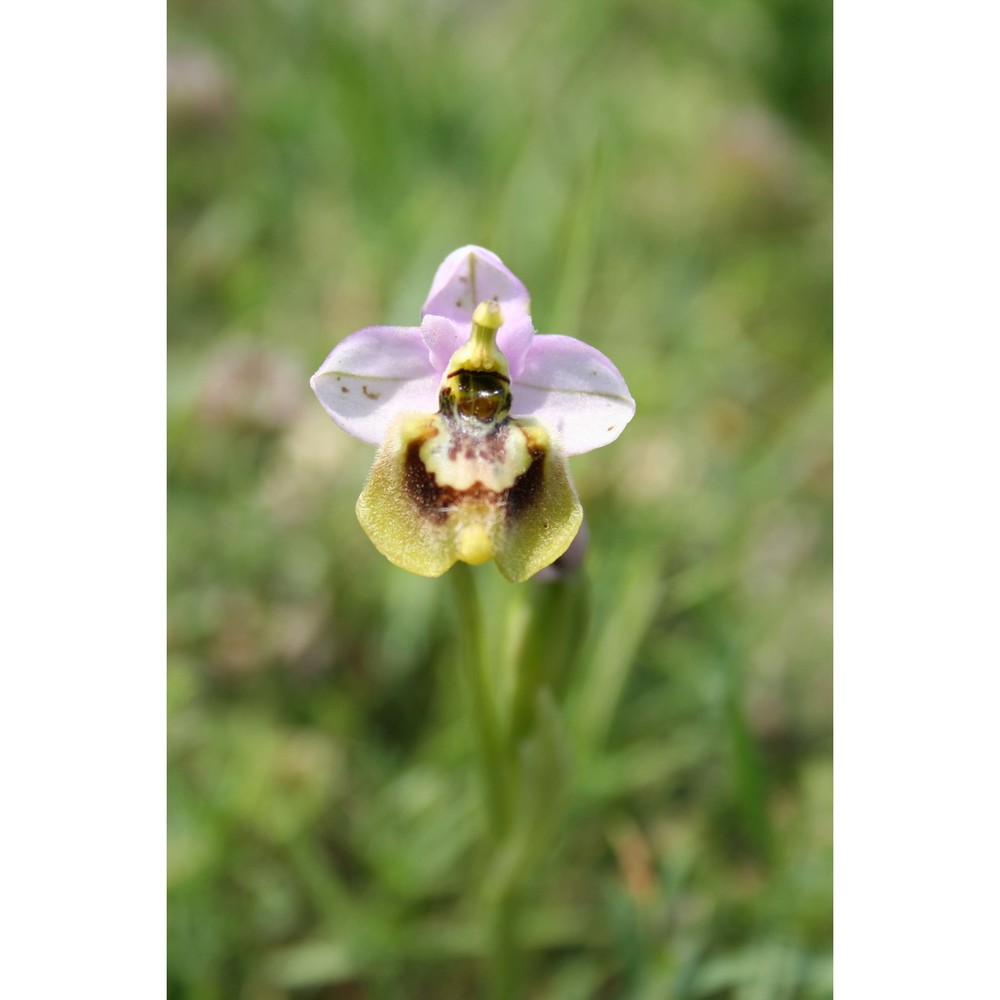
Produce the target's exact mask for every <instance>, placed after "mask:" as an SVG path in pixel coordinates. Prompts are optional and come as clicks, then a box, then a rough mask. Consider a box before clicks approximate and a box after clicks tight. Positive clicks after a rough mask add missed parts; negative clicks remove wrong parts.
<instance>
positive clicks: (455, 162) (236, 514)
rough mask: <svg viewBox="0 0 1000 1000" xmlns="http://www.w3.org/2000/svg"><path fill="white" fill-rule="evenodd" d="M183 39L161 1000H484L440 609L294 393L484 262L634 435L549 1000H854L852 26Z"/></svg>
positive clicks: (614, 453) (616, 468) (231, 6)
mask: <svg viewBox="0 0 1000 1000" xmlns="http://www.w3.org/2000/svg"><path fill="white" fill-rule="evenodd" d="M169 40H170V56H169V69H170V77H169V91H168V93H169V108H168V112H169V138H170V158H169V165H168V183H169V191H168V202H169V217H168V235H169V247H168V264H169V271H170V273H169V278H170V280H169V293H168V294H169V300H168V301H169V329H170V352H169V361H168V374H169V385H168V401H169V434H170V442H169V469H168V475H169V490H170V498H169V501H170V527H169V543H168V544H169V588H170V595H171V597H170V608H169V639H170V654H169V674H168V701H169V736H170V750H169V762H170V772H169V778H168V782H169V783H168V787H169V796H170V799H169V815H170V829H169V918H168V926H169V935H170V941H169V994H170V996H171V997H177V998H181V997H184V998H188V997H190V998H195V1000H211V998H216V997H247V998H252V1000H271V998H284V997H288V998H306V997H317V998H319V997H323V998H327V997H337V998H351V1000H353V998H390V997H428V998H430V997H434V998H449V997H456V998H458V997H469V996H476V995H479V994H478V993H477V990H478V988H479V987H478V984H479V982H480V979H479V974H480V958H481V956H482V954H483V950H484V947H485V944H484V929H483V926H482V917H481V913H480V911H479V908H478V907H477V901H476V895H475V891H474V886H472V885H470V882H471V881H472V874H473V873H474V872H476V871H477V870H478V868H477V864H478V860H479V852H480V846H479V845H480V834H481V831H482V824H483V815H482V810H481V803H480V798H479V792H478V789H477V787H476V786H475V784H474V779H475V768H474V766H473V763H472V761H471V759H470V752H471V751H470V741H469V733H468V725H467V723H468V720H467V719H466V717H465V714H464V707H463V705H462V704H461V701H460V699H459V698H458V697H457V694H456V687H457V684H456V681H455V678H454V676H453V674H454V667H453V663H452V662H451V660H450V657H451V655H452V647H453V638H452V632H453V629H452V619H451V608H450V606H449V593H450V592H449V588H448V587H447V586H444V585H443V584H442V583H441V582H440V581H437V582H436V581H428V580H422V579H417V578H414V577H410V576H408V575H406V574H404V573H403V572H401V571H399V570H396V569H394V568H393V567H391V566H390V565H388V564H387V563H386V562H385V561H384V560H383V559H382V558H381V557H380V556H379V555H378V554H377V553H376V552H375V550H374V549H373V548H372V547H371V545H370V544H369V543H368V541H367V539H366V538H365V537H364V535H363V534H362V532H361V530H360V528H359V527H358V525H357V523H356V521H355V519H354V513H353V506H354V501H355V499H356V497H357V494H358V493H359V492H360V489H361V485H362V483H363V482H364V478H365V476H366V474H367V470H368V466H369V464H370V462H371V458H372V452H371V450H370V449H368V448H366V447H365V446H363V445H361V444H360V443H358V442H355V441H353V440H351V439H349V438H347V437H346V436H345V435H343V434H342V433H341V432H339V431H338V430H337V429H336V428H335V427H334V425H333V424H332V423H331V422H330V421H329V420H328V418H327V417H326V416H325V415H324V414H323V412H322V411H321V410H320V408H319V406H318V404H317V403H316V402H315V400H314V399H313V398H312V395H311V393H310V392H309V390H308V385H307V380H308V376H309V375H310V374H311V372H312V371H313V370H314V369H315V368H316V367H317V366H318V364H319V363H320V361H322V359H323V357H324V356H325V355H326V353H327V352H328V351H329V349H330V348H331V347H332V346H333V344H334V343H335V342H336V341H337V340H339V339H340V338H342V337H343V336H345V335H346V334H347V333H350V332H351V331H353V330H355V329H357V328H359V327H362V326H365V325H370V324H372V323H393V322H396V323H402V324H407V325H411V324H413V323H415V322H416V320H417V317H418V314H419V308H420V305H421V303H422V301H423V298H424V296H425V294H426V291H427V288H428V287H429V283H430V278H431V276H432V275H433V272H434V268H435V267H436V266H437V264H438V263H439V262H440V260H441V259H443V257H444V256H445V254H447V253H448V252H449V251H450V250H452V249H454V248H455V247H457V246H459V245H462V244H464V243H469V242H475V243H480V244H482V245H484V246H488V247H490V248H491V249H493V250H495V251H496V252H497V253H499V254H500V256H501V257H502V258H503V259H504V261H505V262H506V263H507V264H508V265H509V266H510V267H511V268H512V269H513V270H514V271H515V273H517V274H518V275H519V276H520V277H521V278H522V280H524V282H525V283H526V284H527V286H528V288H529V289H530V291H531V293H532V297H533V307H534V315H535V321H536V325H537V326H538V328H539V329H540V330H542V331H546V332H561V333H567V334H571V335H573V336H577V337H579V338H581V339H583V340H586V341H588V342H590V343H593V344H594V345H595V346H597V347H599V348H600V349H601V350H603V351H605V352H606V353H607V354H608V355H609V356H610V357H611V358H612V359H613V360H614V361H615V363H616V364H617V365H618V366H619V368H620V369H621V370H622V372H623V373H624V374H625V376H626V378H627V380H628V381H629V385H630V387H631V389H632V392H633V394H634V396H635V398H636V401H637V404H638V412H637V415H636V418H635V420H634V421H633V423H632V424H631V425H630V426H629V428H628V429H627V430H626V432H625V433H624V434H623V436H622V438H621V439H620V440H619V441H618V442H617V443H616V444H615V445H614V446H612V447H610V448H608V449H604V450H602V451H600V452H598V453H594V454H590V455H584V456H580V457H579V458H576V459H574V460H573V463H572V465H573V472H574V476H575V478H576V481H577V485H578V488H579V491H580V494H581V497H582V500H583V503H584V507H585V509H586V511H587V515H588V518H589V521H590V525H591V538H592V541H591V552H590V555H589V561H588V569H589V573H590V576H591V589H592V596H593V609H594V610H593V614H592V616H591V621H590V624H589V628H588V632H587V636H586V643H585V645H586V652H585V654H584V656H583V658H582V662H581V663H580V664H579V666H578V668H577V671H576V672H575V674H574V675H573V676H572V677H571V678H569V681H568V690H567V695H566V698H567V700H566V716H567V725H568V727H569V730H570V732H571V734H572V736H573V741H574V786H573V802H572V807H571V812H570V816H569V817H568V818H567V821H566V822H565V824H564V826H563V828H562V829H561V830H560V832H559V836H558V840H557V843H556V845H555V848H554V850H553V851H552V852H551V854H550V855H549V856H548V857H547V859H546V861H545V863H544V864H543V865H542V866H541V867H540V868H539V869H538V871H537V873H536V875H535V877H534V879H533V881H532V883H531V886H530V890H531V891H530V898H529V904H530V905H529V906H528V909H527V913H528V916H527V917H526V924H525V927H524V934H525V936H526V938H527V940H528V941H529V943H530V944H531V957H530V966H529V968H530V971H531V980H532V984H533V988H532V992H531V996H532V997H538V998H559V1000H562V998H567V1000H571V998H575V997H580V998H584V997H628V998H650V1000H652V998H659V997H677V998H689V997H690V998H732V1000H758V998H759V1000H765V998H767V1000H770V998H774V1000H779V998H799V997H803V998H821V997H827V996H830V995H831V993H832V986H831V960H830V951H831V938H832V917H831V893H832V888H831V869H832V849H831V836H832V831H831V789H832V766H831V713H832V706H831V676H830V653H831V627H830V617H831V553H830V549H831V519H830V487H831V464H832V443H831V430H830V425H831V393H830V377H831V357H830V356H831V327H832V315H831V311H832V307H831V280H832V276H831V220H830V202H831V182H830V170H831V165H830V148H831V134H830V131H831V97H830V95H831V69H830V49H831V17H830V11H829V8H828V7H826V6H825V5H814V4H810V3H807V2H805V0H724V2H719V3H712V4H704V3H700V2H697V0H676V2H669V3H661V2H654V0H643V2H614V3H594V2H586V3H580V4H575V5H571V4H566V5H558V6H557V5H552V6H551V7H547V8H541V9H540V8H539V7H538V6H537V5H532V4H529V3H527V2H524V0H520V2H511V3H498V4H483V3H467V4H457V3H445V2H436V3H424V4H403V3H399V2H388V0H377V2H371V3H360V2H358V3H327V4H323V3H317V2H312V0H267V2H265V0H254V2H249V3H240V4H237V3H235V2H234V0H216V2H214V3H212V4H202V3H196V2H194V0H174V2H173V3H171V5H170V11H169ZM481 575H482V576H483V577H484V578H485V580H484V582H486V583H488V587H489V597H490V599H491V600H492V601H493V602H495V606H496V607H497V609H498V611H497V614H498V615H499V616H504V617H505V618H506V616H510V617H511V618H512V619H516V617H517V615H518V614H519V613H521V610H522V608H521V602H523V601H524V600H525V599H526V598H525V589H524V588H521V589H518V588H512V587H510V586H509V585H507V584H506V583H505V582H504V581H503V580H502V579H500V577H499V576H498V575H497V574H496V573H495V570H493V568H492V567H490V568H488V571H486V572H484V573H482V574H481Z"/></svg>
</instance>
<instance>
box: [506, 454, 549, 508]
mask: <svg viewBox="0 0 1000 1000" xmlns="http://www.w3.org/2000/svg"><path fill="white" fill-rule="evenodd" d="M528 454H529V455H530V456H531V465H529V466H528V468H527V469H526V470H525V471H524V472H522V473H521V475H519V476H518V477H517V479H515V480H514V485H513V486H511V488H510V489H509V490H507V495H506V497H505V498H504V500H505V506H506V508H507V517H508V518H512V517H513V518H517V517H520V516H521V515H522V514H524V513H526V512H527V511H529V510H530V509H531V508H532V507H534V506H535V504H536V503H538V502H539V500H541V498H542V493H543V491H544V489H545V449H544V448H540V447H538V446H537V445H534V446H532V445H530V444H529V445H528Z"/></svg>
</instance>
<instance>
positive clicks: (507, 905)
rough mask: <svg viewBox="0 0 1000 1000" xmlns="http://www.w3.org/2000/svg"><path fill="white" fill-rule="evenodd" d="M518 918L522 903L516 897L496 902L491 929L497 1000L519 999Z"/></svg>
mask: <svg viewBox="0 0 1000 1000" xmlns="http://www.w3.org/2000/svg"><path fill="white" fill-rule="evenodd" d="M518 917H519V914H518V900H517V897H516V896H515V895H514V894H513V893H509V894H505V895H504V896H502V897H501V898H500V899H498V900H497V901H496V906H495V908H494V911H493V926H492V927H491V933H492V938H493V941H492V945H493V984H492V985H493V998H494V1000H515V998H516V997H517V995H518V984H519V982H520V979H521V969H520V956H521V949H520V946H519V943H518V940H517V926H518Z"/></svg>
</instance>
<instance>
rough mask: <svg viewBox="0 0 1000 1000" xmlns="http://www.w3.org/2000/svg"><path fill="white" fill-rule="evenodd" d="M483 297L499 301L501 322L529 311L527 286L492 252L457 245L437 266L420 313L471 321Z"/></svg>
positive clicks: (462, 321) (459, 321)
mask: <svg viewBox="0 0 1000 1000" xmlns="http://www.w3.org/2000/svg"><path fill="white" fill-rule="evenodd" d="M487 299H493V300H494V301H496V302H498V303H499V304H500V310H501V312H502V313H503V318H504V322H505V323H509V322H511V321H514V320H520V319H523V318H524V317H526V316H528V315H529V314H530V312H531V298H530V296H529V295H528V289H527V288H525V287H524V285H523V284H522V283H521V281H520V279H519V278H517V277H516V276H515V275H514V274H513V273H512V272H511V271H510V270H508V268H507V267H506V266H505V265H504V263H503V261H502V260H500V258H499V257H498V256H497V255H496V254H495V253H492V252H491V251H489V250H486V249H484V248H483V247H477V246H466V247H460V248H459V249H458V250H455V251H453V252H452V253H450V254H448V256H447V257H445V259H444V263H442V264H441V266H440V267H439V268H438V269H437V273H436V274H435V275H434V281H433V282H432V283H431V290H430V293H429V294H428V296H427V301H426V302H425V303H424V308H423V311H422V312H421V314H420V315H421V316H444V317H446V318H447V319H450V320H453V321H454V322H456V323H460V324H464V323H471V322H472V313H473V312H474V311H475V308H476V306H478V305H479V303H480V302H484V301H486V300H487Z"/></svg>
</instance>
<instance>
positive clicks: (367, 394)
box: [361, 385, 382, 399]
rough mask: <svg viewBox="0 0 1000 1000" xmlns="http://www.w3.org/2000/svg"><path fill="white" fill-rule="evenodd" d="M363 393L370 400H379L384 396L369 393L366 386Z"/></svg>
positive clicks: (363, 387)
mask: <svg viewBox="0 0 1000 1000" xmlns="http://www.w3.org/2000/svg"><path fill="white" fill-rule="evenodd" d="M361 391H362V392H363V393H364V394H365V395H366V396H367V397H368V398H369V399H378V398H379V396H381V395H382V394H381V393H380V392H369V391H368V386H366V385H363V386H362V387H361Z"/></svg>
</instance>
